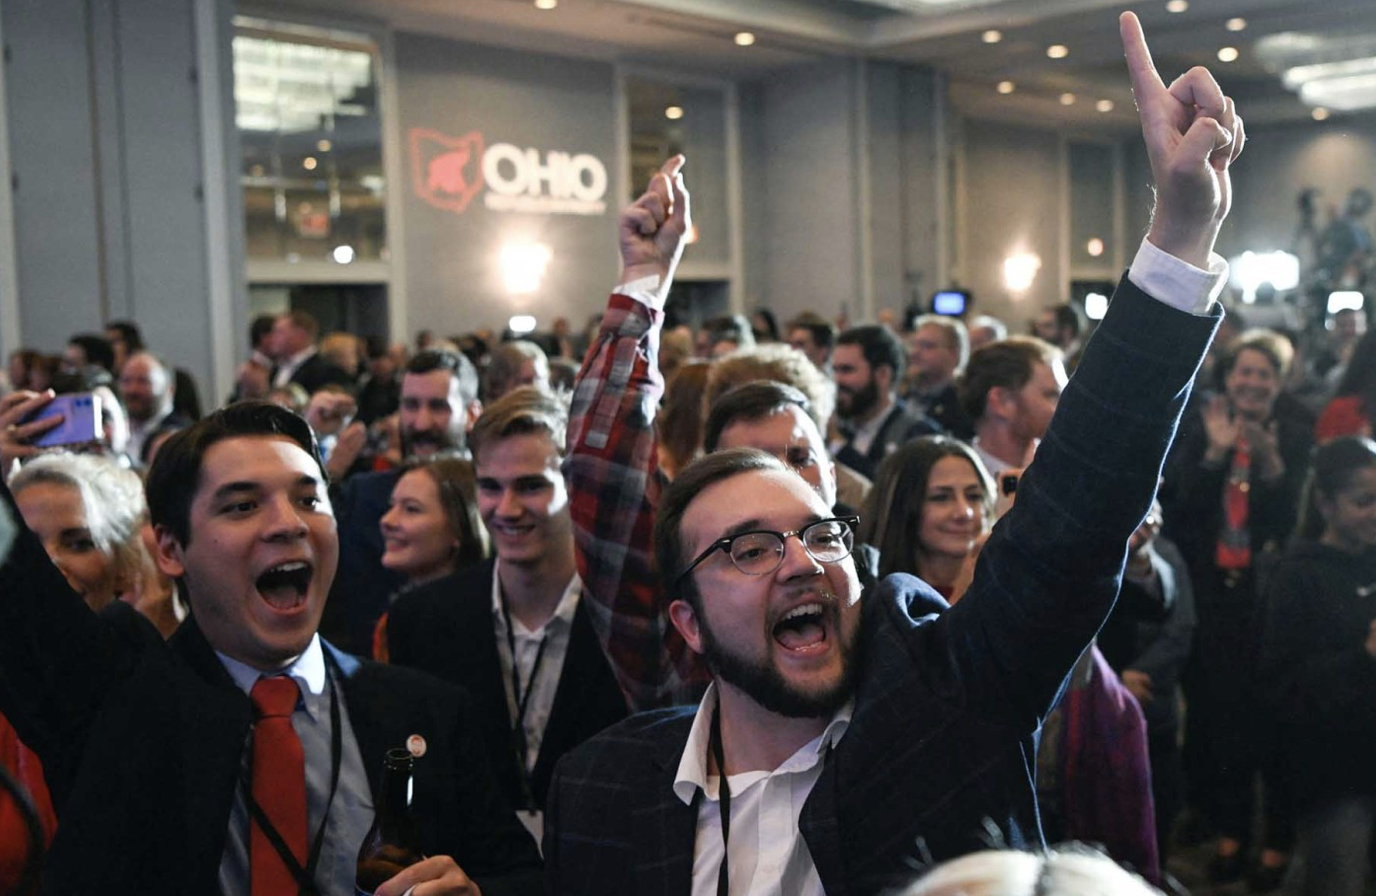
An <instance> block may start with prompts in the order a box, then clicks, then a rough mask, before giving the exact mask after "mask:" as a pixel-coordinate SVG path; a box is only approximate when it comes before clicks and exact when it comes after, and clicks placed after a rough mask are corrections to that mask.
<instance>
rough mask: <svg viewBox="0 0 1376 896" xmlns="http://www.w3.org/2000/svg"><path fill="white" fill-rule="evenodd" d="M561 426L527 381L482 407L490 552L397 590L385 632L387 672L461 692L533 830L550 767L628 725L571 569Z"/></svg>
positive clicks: (478, 453)
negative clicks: (453, 685)
mask: <svg viewBox="0 0 1376 896" xmlns="http://www.w3.org/2000/svg"><path fill="white" fill-rule="evenodd" d="M567 420H568V411H567V408H566V407H565V405H564V403H563V402H562V401H561V400H560V399H559V398H557V397H555V396H554V395H552V394H550V393H548V392H546V391H543V390H540V389H537V388H534V387H530V386H526V387H521V388H518V389H516V390H514V391H512V392H508V393H507V394H506V395H505V396H504V397H502V398H500V399H498V400H497V401H496V402H494V403H493V404H490V405H488V406H487V408H486V410H485V411H484V412H483V415H482V417H480V418H479V419H478V422H477V424H475V425H474V427H473V432H472V433H471V434H470V439H469V441H470V444H471V445H472V448H473V460H474V464H475V465H476V469H477V480H478V511H479V513H480V515H481V516H482V519H483V523H484V524H485V525H486V527H487V530H488V533H489V534H490V535H491V537H492V543H493V545H494V547H495V549H496V554H497V556H496V558H495V559H494V560H491V561H489V562H486V563H482V564H480V565H478V566H476V567H470V568H469V569H467V570H463V571H461V572H459V573H458V575H457V576H455V577H452V578H446V579H444V580H443V581H444V583H445V584H444V585H443V587H441V588H424V587H423V588H421V589H418V590H416V591H413V592H411V593H408V594H405V595H403V596H402V597H400V598H399V599H398V600H397V601H396V603H395V604H393V605H392V609H391V610H390V611H389V613H388V623H387V635H388V643H389V647H390V651H391V659H392V662H393V663H396V664H399V665H406V666H415V667H416V668H418V669H420V670H422V671H425V672H429V673H431V674H434V675H438V676H439V677H441V678H445V679H447V680H449V681H454V682H457V683H458V684H461V685H463V686H464V688H465V689H466V690H467V691H468V692H469V693H470V694H472V695H473V698H474V700H475V702H476V703H477V705H478V708H479V716H480V718H481V719H482V722H483V736H484V738H485V739H486V741H487V744H488V750H489V754H488V755H489V765H490V766H491V767H492V768H493V769H494V770H495V771H496V774H497V779H498V781H499V782H500V783H501V785H502V790H503V792H504V793H505V794H506V797H507V799H508V800H510V801H511V803H512V804H513V805H515V806H516V807H517V808H518V809H520V810H521V811H520V816H521V818H522V820H523V821H524V822H525V823H526V824H527V825H528V826H529V827H530V828H531V829H532V830H533V831H538V830H539V825H540V817H541V811H542V810H543V809H544V805H545V794H546V792H547V791H548V789H549V779H550V776H551V774H553V772H554V765H555V763H556V762H557V761H558V760H559V759H560V758H561V757H562V756H563V755H564V754H565V753H567V752H568V751H569V750H570V749H572V748H573V747H575V746H577V745H578V744H580V743H582V742H583V741H585V740H587V739H588V738H589V737H592V736H593V735H594V734H597V733H598V732H599V731H601V730H602V729H604V728H606V727H608V726H609V725H612V724H615V723H616V722H619V721H621V720H622V719H623V718H625V717H626V700H625V698H624V697H623V696H622V694H621V690H620V688H618V687H617V685H616V680H615V679H614V678H613V677H612V674H611V670H610V669H609V668H608V667H607V661H606V659H605V658H604V657H603V655H602V649H601V646H600V645H599V644H598V641H597V636H596V635H595V634H594V632H593V628H592V623H591V622H590V621H589V619H588V607H587V605H586V603H585V602H584V601H583V600H582V592H583V582H582V580H581V579H579V577H578V572H577V570H576V568H575V564H574V555H573V526H572V523H571V522H570V520H569V503H568V490H567V488H566V487H565V485H564V476H563V474H562V473H561V472H560V469H559V468H560V464H561V463H562V461H563V456H564V430H565V428H566V426H567Z"/></svg>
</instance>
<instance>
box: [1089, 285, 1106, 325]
mask: <svg viewBox="0 0 1376 896" xmlns="http://www.w3.org/2000/svg"><path fill="white" fill-rule="evenodd" d="M1105 314H1108V296H1106V295H1104V294H1103V293H1101V292H1092V293H1090V294H1089V295H1087V296H1085V317H1087V318H1089V319H1090V320H1103V319H1104V315H1105Z"/></svg>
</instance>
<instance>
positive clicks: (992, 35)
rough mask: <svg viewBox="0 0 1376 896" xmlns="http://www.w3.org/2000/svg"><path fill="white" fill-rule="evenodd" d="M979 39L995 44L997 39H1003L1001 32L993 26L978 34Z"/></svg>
mask: <svg viewBox="0 0 1376 896" xmlns="http://www.w3.org/2000/svg"><path fill="white" fill-rule="evenodd" d="M979 39H980V40H982V41H984V42H985V43H986V44H996V43H998V42H999V41H1001V40H1003V32H1002V31H998V30H996V29H994V28H990V29H989V30H988V31H986V32H984V33H983V34H981V35H980V36H979Z"/></svg>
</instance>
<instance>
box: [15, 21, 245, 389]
mask: <svg viewBox="0 0 1376 896" xmlns="http://www.w3.org/2000/svg"><path fill="white" fill-rule="evenodd" d="M198 4H199V5H200V6H201V7H202V8H203V10H209V13H210V14H211V15H212V16H213V17H214V18H215V20H216V27H217V28H218V30H219V34H220V36H221V39H220V41H219V47H220V49H221V50H222V57H227V54H228V48H229V30H228V29H229V22H230V16H231V14H232V5H231V3H230V2H229V0H112V2H106V3H86V2H83V0H13V2H11V0H6V2H5V3H4V5H3V8H2V9H0V15H3V29H4V35H5V43H6V46H7V48H8V50H9V61H8V66H7V69H6V72H5V88H6V102H7V104H8V115H9V122H8V123H9V136H10V151H11V163H12V168H13V174H14V177H15V183H16V190H15V192H14V213H15V240H16V250H17V254H18V261H17V267H18V281H19V299H20V327H21V340H22V342H23V344H25V345H28V346H32V347H35V348H39V349H41V350H46V351H55V350H58V349H60V348H61V346H62V345H63V344H65V342H66V340H67V337H68V336H69V335H71V334H73V333H76V332H81V331H99V329H100V327H101V324H102V323H103V322H104V321H106V320H109V319H112V318H124V317H129V318H134V319H136V320H137V321H138V322H139V323H140V325H141V326H142V328H143V331H144V334H145V336H146V337H147V339H148V342H149V344H150V345H151V346H152V347H153V348H154V349H156V350H158V351H160V352H162V353H164V354H165V355H167V356H168V357H169V358H170V359H171V360H172V361H173V362H174V363H176V364H178V365H179V366H183V367H186V368H188V369H190V371H191V372H192V374H193V375H195V376H196V378H197V380H198V381H199V383H200V384H201V388H202V391H203V392H210V391H211V390H214V389H215V388H216V386H215V384H214V382H213V380H212V366H211V351H210V345H211V340H212V326H211V319H210V308H209V300H208V282H209V281H208V278H209V274H208V270H209V259H208V257H207V245H206V236H205V212H204V208H203V205H202V201H203V190H204V188H205V187H206V184H205V183H204V182H203V179H204V177H205V174H204V172H203V170H202V151H203V147H202V126H201V117H200V116H201V103H200V97H199V92H198V91H199V89H200V88H199V86H198V83H197V81H196V75H197V73H196V67H197V64H198V58H197V41H196V33H195V31H196V29H195V11H194V7H195V6H197V5H198ZM228 71H229V69H228V66H227V60H226V65H224V66H222V67H221V68H220V70H219V71H217V72H212V73H208V75H209V76H210V77H212V78H217V77H218V78H221V79H222V78H223V76H224V75H225V74H226V73H227V72H228ZM219 105H220V108H219V109H218V110H217V113H216V114H218V115H220V116H221V117H222V118H224V119H227V120H229V121H232V113H231V112H230V108H231V107H230V106H228V105H227V104H226V97H225V95H222V96H221V98H220V103H219ZM229 136H230V137H231V138H232V137H233V133H232V129H231V131H230V133H229ZM231 142H232V141H231ZM224 149H225V152H226V153H227V154H229V159H230V162H231V165H230V167H231V171H230V172H228V174H229V176H231V177H232V176H233V171H234V169H235V168H237V165H236V164H235V163H234V160H235V159H236V158H237V149H235V148H234V147H232V146H230V145H229V144H228V143H227V144H226V146H225V147H224ZM221 174H225V172H221ZM234 180H235V185H234V189H233V190H231V191H230V192H231V194H232V196H233V203H232V207H231V209H230V213H231V214H233V215H236V216H241V212H239V211H238V205H237V177H235V178H234ZM241 231H242V225H239V226H236V227H233V228H231V232H232V233H233V234H235V235H236V237H235V238H233V239H232V240H231V241H234V239H241V237H239V236H238V234H240V232H241ZM228 249H229V251H231V252H232V253H234V259H235V262H234V263H233V264H232V265H231V268H232V270H233V271H235V272H236V274H235V276H236V278H237V276H238V274H237V272H238V271H240V270H241V269H242V260H241V259H242V251H241V250H240V249H239V246H238V244H237V243H236V244H235V245H234V246H231V247H228ZM237 287H238V281H237V280H236V283H235V288H234V289H233V290H232V294H233V295H234V296H235V297H236V299H235V301H236V304H241V303H242V289H240V288H237ZM242 318H243V315H242V311H241V310H236V311H235V313H234V314H233V319H234V321H235V323H236V329H241V327H239V326H237V325H238V324H241V323H242ZM214 338H218V339H226V338H229V337H228V336H227V335H226V334H214ZM237 344H238V340H236V345H237ZM202 397H203V399H204V398H210V399H211V400H212V401H213V397H214V396H213V394H211V395H203V396H202Z"/></svg>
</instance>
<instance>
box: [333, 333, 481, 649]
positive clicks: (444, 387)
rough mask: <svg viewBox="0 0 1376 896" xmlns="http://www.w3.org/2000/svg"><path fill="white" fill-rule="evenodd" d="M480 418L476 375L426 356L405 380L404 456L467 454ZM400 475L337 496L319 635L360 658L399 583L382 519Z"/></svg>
mask: <svg viewBox="0 0 1376 896" xmlns="http://www.w3.org/2000/svg"><path fill="white" fill-rule="evenodd" d="M481 412H482V404H481V403H480V402H479V401H478V372H477V371H476V370H475V369H474V368H473V365H472V363H470V362H469V360H468V359H467V358H465V357H464V356H463V355H461V354H459V353H458V352H453V351H448V350H434V349H427V350H425V351H422V352H419V353H418V354H417V355H416V356H415V357H414V358H412V359H411V361H410V362H409V363H408V364H407V365H406V373H405V374H404V375H403V376H402V378H401V407H400V410H399V411H398V412H397V413H398V418H399V419H398V424H399V427H400V430H401V453H402V457H404V458H406V459H407V460H411V459H417V460H425V459H427V458H431V457H434V456H436V455H438V454H463V455H466V454H467V448H466V441H467V433H468V428H469V427H470V426H471V425H472V423H473V421H474V420H476V419H477V417H478V414H479V413H481ZM399 478H401V471H400V470H386V471H381V472H376V473H362V474H359V475H356V476H351V477H350V478H349V479H347V480H345V481H344V482H343V483H342V484H340V485H339V486H338V488H337V489H335V490H334V491H335V496H334V505H335V516H336V517H338V519H339V553H340V561H339V575H338V577H336V578H335V582H334V590H333V591H332V592H331V595H330V602H329V604H328V605H327V613H326V617H325V620H324V622H323V623H322V629H323V630H324V631H326V633H327V634H328V635H329V637H331V638H332V639H333V640H334V641H335V642H336V643H341V644H346V645H348V648H349V649H350V650H352V651H353V652H355V653H361V654H363V655H365V656H366V655H369V654H370V653H371V652H372V638H373V626H374V624H376V622H377V619H378V617H379V616H381V615H382V613H383V611H384V610H386V609H387V604H388V601H389V600H390V598H391V596H392V594H393V593H394V592H395V591H396V590H397V588H399V587H401V584H402V578H401V577H400V576H398V575H397V574H396V573H394V572H392V571H390V570H388V569H385V568H384V567H383V566H382V552H383V545H382V530H381V528H380V526H379V524H380V522H381V520H382V515H383V514H384V513H386V512H387V506H388V502H389V501H390V500H391V497H392V488H393V486H395V485H396V484H397V480H398V479H399Z"/></svg>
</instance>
